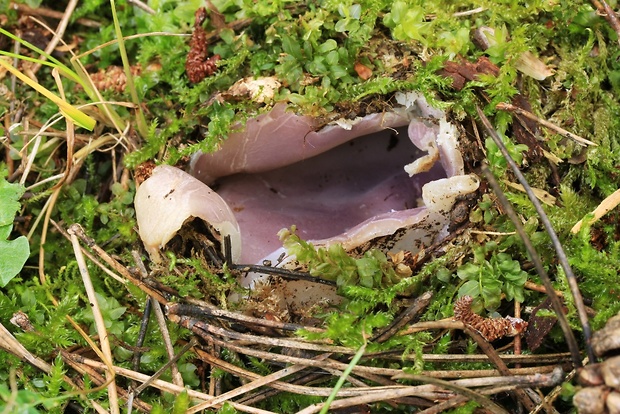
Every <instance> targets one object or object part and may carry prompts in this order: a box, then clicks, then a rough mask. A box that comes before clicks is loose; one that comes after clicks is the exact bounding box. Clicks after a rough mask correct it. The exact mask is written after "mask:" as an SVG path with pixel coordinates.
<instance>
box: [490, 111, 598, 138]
mask: <svg viewBox="0 0 620 414" xmlns="http://www.w3.org/2000/svg"><path fill="white" fill-rule="evenodd" d="M496 108H497V109H499V110H500V111H510V112H514V113H516V114H519V115H522V116H524V117H526V118H528V119H531V120H532V121H536V122H538V123H539V124H540V125H542V126H544V127H545V128H549V129H550V130H552V131H555V132H557V133H558V134H560V135H562V136H565V137H566V138H570V139H572V140H573V141H575V142H576V143H577V144H579V145H582V146H584V147H585V146H586V145H592V146H595V147H596V146H598V144H597V143H595V142H592V141H590V140H587V139H585V138H582V137H580V136H579V135H577V134H573V133H572V132H570V131H567V130H565V129H564V128H561V127H559V126H557V125H555V124H553V123H551V122H549V121H546V120H544V119H541V118H539V117H537V116H536V115H534V114H533V113H531V112H529V111H526V110H525V109H523V108H519V107H518V106H515V105H512V104H509V103H503V102H502V103H499V104H497V106H496Z"/></svg>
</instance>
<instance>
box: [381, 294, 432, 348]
mask: <svg viewBox="0 0 620 414" xmlns="http://www.w3.org/2000/svg"><path fill="white" fill-rule="evenodd" d="M432 297H433V292H430V291H428V292H425V293H423V294H422V295H420V296H418V297H417V298H416V299H415V300H414V302H413V303H412V304H411V306H409V307H408V308H407V309H405V311H403V312H402V313H401V314H400V315H398V317H397V318H396V319H395V320H394V322H392V323H391V324H390V325H389V326H388V327H386V328H385V329H383V330H381V331H379V332H377V334H375V336H373V337H372V339H370V341H371V342H379V343H382V342H385V341H387V340H388V339H390V338H391V337H392V336H394V335H395V334H396V333H397V332H398V331H399V330H400V329H401V328H402V327H403V326H405V325H406V324H408V323H410V322H411V321H412V320H413V319H414V318H415V317H417V316H418V315H419V314H420V312H422V311H423V310H424V309H426V307H427V306H428V305H429V303H430V302H431V298H432Z"/></svg>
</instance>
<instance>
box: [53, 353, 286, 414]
mask: <svg viewBox="0 0 620 414" xmlns="http://www.w3.org/2000/svg"><path fill="white" fill-rule="evenodd" d="M60 352H61V353H62V354H63V356H65V357H67V358H71V359H73V360H74V361H77V362H79V363H81V364H86V365H88V366H91V367H93V368H96V369H99V370H105V369H106V368H107V367H106V365H105V364H103V363H101V362H99V361H95V360H92V359H89V358H84V357H83V356H81V355H76V354H70V353H68V352H65V351H62V350H61V351H60ZM113 368H114V372H115V373H116V374H118V375H120V376H122V377H125V378H129V379H132V380H135V381H140V382H145V381H148V380H149V378H150V376H149V375H146V374H142V373H140V372H136V371H132V370H130V369H126V368H121V367H117V366H114V367H113ZM150 386H151V387H153V388H157V389H159V390H162V391H165V392H169V393H172V394H176V395H178V394H180V393H181V392H183V391H187V395H189V396H190V397H191V398H197V399H201V400H204V401H208V400H211V399H212V398H213V396H212V395H209V394H205V393H203V392H200V391H195V390H192V389H188V388H183V387H179V386H177V385H174V384H172V383H170V382H166V381H162V380H159V379H156V380H154V381H152V382H151V384H150ZM228 403H229V404H230V405H232V407H233V408H235V409H236V410H239V411H243V412H245V413H252V414H274V413H273V412H271V411H266V410H261V409H259V408H254V407H249V406H247V405H243V404H237V403H235V402H232V401H229V402H228ZM218 408H219V407H218Z"/></svg>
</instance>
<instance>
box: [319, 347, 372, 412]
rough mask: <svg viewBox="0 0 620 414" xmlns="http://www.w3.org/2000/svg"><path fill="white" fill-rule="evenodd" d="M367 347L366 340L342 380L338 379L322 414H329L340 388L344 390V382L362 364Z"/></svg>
mask: <svg viewBox="0 0 620 414" xmlns="http://www.w3.org/2000/svg"><path fill="white" fill-rule="evenodd" d="M366 345H367V343H366V339H365V338H364V344H362V346H361V347H360V349H359V350H358V351H357V352H356V353H355V355H354V356H353V358H352V359H351V362H350V363H349V365H348V366H347V369H345V370H344V372H343V373H342V375H341V376H340V378H338V382H336V385H334V389H333V390H332V393H331V394H330V395H329V397H327V400H326V401H325V403H324V404H323V407H321V411H320V414H327V411H329V406H330V405H331V403H332V402H333V401H334V400H335V399H336V395H337V394H338V391H340V388H342V386H343V385H344V382H345V381H346V380H347V378H348V377H349V375H350V374H351V372H352V371H353V368H355V366H356V365H357V364H358V362H360V359H361V358H362V356H363V355H364V352H365V351H366Z"/></svg>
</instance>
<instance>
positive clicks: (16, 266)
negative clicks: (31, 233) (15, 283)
mask: <svg viewBox="0 0 620 414" xmlns="http://www.w3.org/2000/svg"><path fill="white" fill-rule="evenodd" d="M29 255H30V246H29V245H28V239H27V238H26V237H24V236H21V237H18V238H17V239H15V240H0V287H5V286H6V285H7V284H8V283H9V282H10V281H11V280H12V279H13V278H14V277H15V276H17V274H18V273H19V272H20V270H22V267H24V264H25V263H26V260H27V259H28V256H29Z"/></svg>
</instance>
